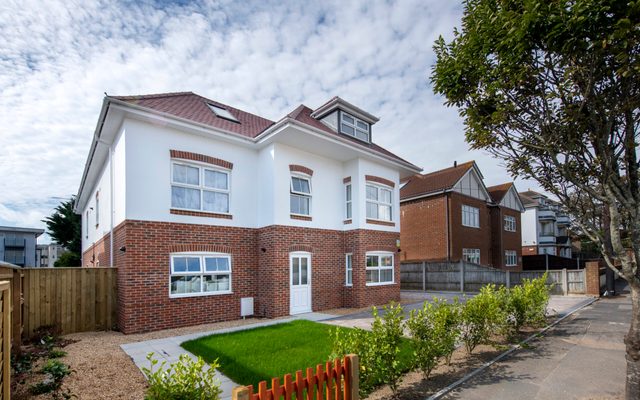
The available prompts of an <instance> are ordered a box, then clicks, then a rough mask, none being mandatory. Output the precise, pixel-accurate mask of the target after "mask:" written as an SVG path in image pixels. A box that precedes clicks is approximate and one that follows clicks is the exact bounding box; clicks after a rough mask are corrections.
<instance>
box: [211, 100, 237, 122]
mask: <svg viewBox="0 0 640 400" xmlns="http://www.w3.org/2000/svg"><path fill="white" fill-rule="evenodd" d="M207 105H208V106H209V108H210V109H211V111H213V113H214V114H215V115H216V116H218V117H220V118H224V119H228V120H229V121H233V122H237V123H240V121H238V120H237V119H236V117H234V116H233V114H231V113H230V112H229V110H227V109H226V108H222V107H218V106H214V105H213V104H209V103H207Z"/></svg>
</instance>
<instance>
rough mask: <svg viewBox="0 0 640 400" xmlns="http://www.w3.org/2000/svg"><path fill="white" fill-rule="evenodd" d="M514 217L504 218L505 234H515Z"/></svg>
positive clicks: (507, 216)
mask: <svg viewBox="0 0 640 400" xmlns="http://www.w3.org/2000/svg"><path fill="white" fill-rule="evenodd" d="M516 228H517V227H516V217H514V216H512V215H505V216H504V230H505V231H507V232H515V231H516Z"/></svg>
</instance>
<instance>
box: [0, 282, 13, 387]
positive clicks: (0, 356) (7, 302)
mask: <svg viewBox="0 0 640 400" xmlns="http://www.w3.org/2000/svg"><path fill="white" fill-rule="evenodd" d="M0 313H1V315H0V346H1V347H0V368H1V369H2V370H1V371H0V372H1V373H0V399H1V400H5V399H6V400H9V398H10V396H11V283H10V282H9V281H2V282H0Z"/></svg>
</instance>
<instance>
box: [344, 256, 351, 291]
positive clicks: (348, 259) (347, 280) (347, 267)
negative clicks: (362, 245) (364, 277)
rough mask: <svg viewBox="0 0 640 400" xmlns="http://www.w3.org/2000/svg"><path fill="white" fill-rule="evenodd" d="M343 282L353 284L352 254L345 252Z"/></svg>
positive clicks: (347, 284) (348, 284)
mask: <svg viewBox="0 0 640 400" xmlns="http://www.w3.org/2000/svg"><path fill="white" fill-rule="evenodd" d="M344 284H345V285H346V286H352V285H353V254H351V253H347V254H346V257H345V277H344Z"/></svg>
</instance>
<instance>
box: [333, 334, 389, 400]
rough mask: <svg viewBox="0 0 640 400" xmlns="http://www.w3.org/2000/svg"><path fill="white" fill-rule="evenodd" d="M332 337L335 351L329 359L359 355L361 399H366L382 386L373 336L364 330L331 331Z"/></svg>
mask: <svg viewBox="0 0 640 400" xmlns="http://www.w3.org/2000/svg"><path fill="white" fill-rule="evenodd" d="M330 336H331V338H332V342H333V351H332V352H331V355H330V356H329V359H331V360H333V359H336V358H340V357H343V356H344V355H345V354H357V355H358V357H359V361H360V371H359V372H360V385H359V390H360V392H359V393H360V397H361V398H365V397H367V395H368V394H369V393H371V391H372V390H373V389H374V388H375V387H376V386H378V385H380V384H381V382H380V381H379V375H378V374H376V368H377V366H376V361H377V360H378V359H377V358H376V354H375V353H376V351H375V347H374V344H375V343H374V341H373V335H372V333H371V332H368V331H365V330H364V329H360V328H355V329H343V328H335V330H331V332H330Z"/></svg>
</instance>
